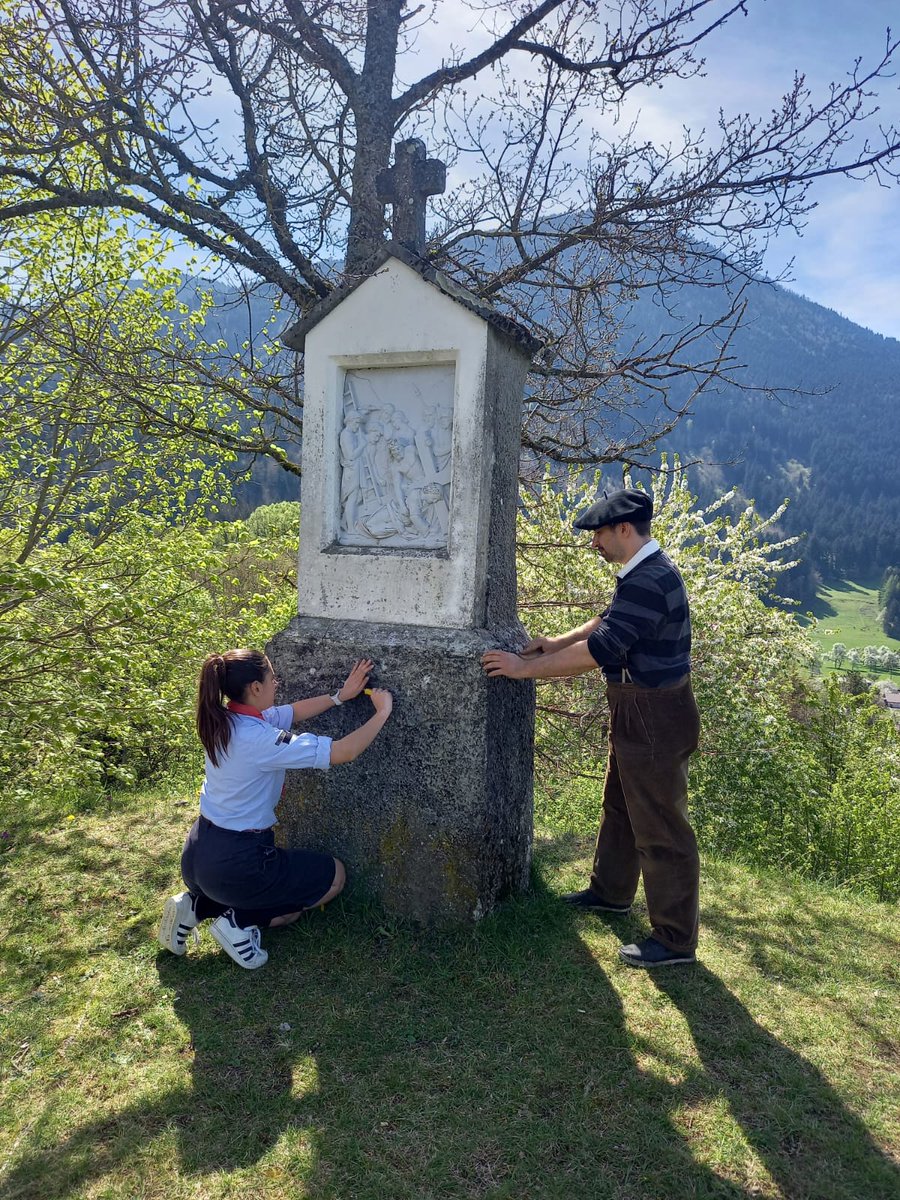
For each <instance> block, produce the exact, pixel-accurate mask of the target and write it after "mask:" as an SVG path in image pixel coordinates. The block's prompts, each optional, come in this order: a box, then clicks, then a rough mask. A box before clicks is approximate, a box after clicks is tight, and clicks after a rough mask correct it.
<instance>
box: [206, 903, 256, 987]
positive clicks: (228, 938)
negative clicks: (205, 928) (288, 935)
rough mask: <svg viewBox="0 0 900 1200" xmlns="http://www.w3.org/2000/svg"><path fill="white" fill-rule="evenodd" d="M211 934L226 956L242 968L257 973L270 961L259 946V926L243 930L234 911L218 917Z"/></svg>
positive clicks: (211, 926) (230, 910) (231, 910)
mask: <svg viewBox="0 0 900 1200" xmlns="http://www.w3.org/2000/svg"><path fill="white" fill-rule="evenodd" d="M209 932H210V933H211V934H212V936H213V937H214V938H215V939H216V941H217V942H218V943H219V945H220V946H221V947H222V949H223V950H224V951H225V953H226V954H230V955H231V957H232V958H233V959H234V961H235V962H236V963H237V964H238V966H240V967H246V968H247V970H248V971H255V970H256V968H257V967H261V966H263V964H264V963H266V962H268V961H269V955H268V954H267V953H266V951H265V950H263V948H262V946H261V945H260V944H259V926H258V925H248V926H247V928H246V929H242V928H241V927H240V925H238V924H237V922H236V921H235V919H234V909H233V908H229V910H228V912H225V913H222V915H221V917H216V919H215V920H214V921H213V923H212V925H210V927H209Z"/></svg>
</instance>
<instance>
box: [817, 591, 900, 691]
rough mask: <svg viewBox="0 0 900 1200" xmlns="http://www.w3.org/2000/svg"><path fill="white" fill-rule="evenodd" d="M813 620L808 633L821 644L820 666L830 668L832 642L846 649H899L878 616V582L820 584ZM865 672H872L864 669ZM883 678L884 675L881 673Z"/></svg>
mask: <svg viewBox="0 0 900 1200" xmlns="http://www.w3.org/2000/svg"><path fill="white" fill-rule="evenodd" d="M811 611H812V615H813V616H814V617H815V622H813V623H811V625H810V627H809V633H810V635H811V636H812V638H813V640H814V641H815V642H817V643H818V645H819V646H820V647H821V648H822V654H823V658H822V670H823V671H830V670H833V669H834V668H833V667H832V666H831V664H830V662H829V659H828V658H826V657H825V655H827V654H830V653H831V649H832V647H833V646H834V644H835V642H843V643H844V645H845V646H846V647H847V649H848V650H852V649H857V650H861V649H863V647H864V646H888V647H889V648H890V649H891V650H897V651H900V640H898V639H897V638H891V637H888V636H887V634H886V633H885V632H884V630H883V629H882V627H881V622H880V620H879V616H878V585H877V583H876V584H874V585H867V584H865V583H858V582H855V581H853V580H850V579H843V580H841V581H840V582H839V583H835V584H832V585H830V586H828V587H823V588H822V589H821V590H820V593H819V599H818V602H817V603H816V605H815V606H814V607H813V608H812V610H811ZM864 670H865V673H866V674H867V675H871V674H872V672H871V671H869V670H868V669H867V668H866V669H864ZM885 678H888V676H887V675H885Z"/></svg>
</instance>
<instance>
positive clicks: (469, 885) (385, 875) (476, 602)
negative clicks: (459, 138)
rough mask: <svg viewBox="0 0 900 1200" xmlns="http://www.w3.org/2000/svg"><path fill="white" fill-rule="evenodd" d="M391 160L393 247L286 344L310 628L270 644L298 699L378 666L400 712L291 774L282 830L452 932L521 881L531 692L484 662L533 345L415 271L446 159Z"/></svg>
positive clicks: (509, 561) (429, 272)
mask: <svg viewBox="0 0 900 1200" xmlns="http://www.w3.org/2000/svg"><path fill="white" fill-rule="evenodd" d="M397 163H398V166H397V167H395V168H394V170H393V171H392V172H386V173H385V175H384V176H383V177H382V178H381V179H380V180H379V187H380V189H381V190H382V195H383V198H384V199H385V200H386V201H390V202H391V203H392V204H393V207H394V215H395V222H394V238H395V240H394V241H392V242H388V243H385V245H384V246H383V248H382V249H381V250H380V252H379V253H378V254H377V255H376V256H375V258H374V259H373V261H372V262H371V263H370V264H369V266H368V268H367V270H366V271H365V272H364V273H363V274H361V275H360V276H359V277H355V278H354V279H353V280H352V281H351V282H349V283H348V284H346V285H345V286H343V287H341V288H339V289H338V290H337V291H335V292H334V293H333V294H332V295H331V296H330V297H329V298H328V299H327V300H326V301H324V302H323V303H322V304H321V305H320V306H319V307H318V308H317V309H315V310H314V311H313V312H312V313H311V314H309V315H308V316H307V317H306V318H305V319H304V320H302V321H301V322H300V323H299V324H297V325H295V326H294V327H293V328H292V329H290V330H289V331H288V332H287V334H285V336H284V341H285V343H286V344H287V345H288V346H290V347H291V348H292V349H296V350H301V349H302V350H304V351H305V394H304V438H303V498H302V499H303V503H302V518H301V533H300V561H299V588H298V592H299V615H298V616H297V617H296V618H295V619H294V620H293V621H292V622H291V623H290V625H289V626H288V628H287V629H285V630H284V632H283V633H281V634H279V635H278V636H277V637H275V638H274V639H273V641H272V642H271V644H270V646H269V647H268V650H269V654H270V657H271V658H272V660H273V662H274V664H275V670H276V673H277V674H278V676H279V679H280V680H281V685H280V686H281V690H282V693H283V696H284V697H285V698H286V699H287V698H297V697H301V696H304V695H310V694H314V693H322V692H329V693H330V692H332V691H334V690H336V688H338V687H339V686H340V684H341V683H342V682H343V679H344V677H345V676H346V674H347V672H348V671H349V669H350V667H351V666H352V664H353V662H354V661H355V660H357V659H359V658H371V659H373V660H374V662H375V667H374V670H373V674H372V683H373V684H375V685H377V686H382V687H386V688H388V689H389V690H390V691H391V692H392V693H393V695H394V711H393V714H392V716H391V718H390V720H389V721H388V723H387V725H386V726H385V728H384V730H383V732H382V733H381V735H380V736H379V737H378V738H377V739H376V741H375V742H374V744H373V745H372V746H371V747H370V748H369V749H368V750H367V751H365V753H364V754H363V755H362V756H361V757H360V758H359V759H357V760H356V762H354V763H351V764H347V765H343V766H338V767H335V768H332V769H331V770H329V771H325V772H320V771H305V772H291V773H290V774H289V778H288V787H287V790H286V793H285V796H284V798H283V800H282V805H281V809H280V810H279V819H280V822H281V824H280V825H279V831H280V837H281V840H282V841H283V842H284V843H285V844H287V845H293V846H304V847H307V848H309V849H315V850H322V851H327V852H330V853H333V854H335V855H336V856H337V857H338V858H341V859H343V860H344V862H345V863H346V864H347V866H348V869H349V871H350V873H351V877H352V878H354V879H356V880H361V881H362V883H363V885H364V886H366V887H367V888H368V890H369V891H370V892H371V893H372V894H373V895H375V896H376V897H377V898H378V899H380V901H381V902H382V903H383V904H384V905H385V907H386V908H387V909H388V910H390V911H392V912H394V913H397V914H400V915H403V916H408V917H412V918H414V919H416V920H418V921H421V922H423V923H429V924H431V923H435V924H449V923H460V922H466V921H471V920H474V919H477V918H478V917H480V916H482V915H484V914H485V913H487V912H490V910H491V909H492V908H493V907H494V906H495V905H496V903H497V902H498V901H499V900H501V899H502V898H503V897H504V896H505V895H507V894H509V893H510V892H513V891H516V890H520V889H522V888H524V887H526V886H527V883H528V877H529V867H530V859H531V842H532V771H533V732H534V690H533V685H531V684H523V683H521V682H513V681H510V680H507V679H488V678H487V677H486V676H485V675H484V674H483V672H482V670H481V665H480V658H481V655H482V653H483V652H484V651H485V650H487V649H489V648H491V647H494V646H500V647H503V648H506V649H515V648H517V647H519V646H521V645H523V644H524V641H525V634H524V630H523V629H522V627H521V625H520V624H519V622H518V620H517V618H516V572H515V519H516V505H517V498H518V462H519V445H520V431H521V419H522V399H523V390H524V382H525V374H526V372H527V370H528V366H529V363H530V360H531V357H532V355H533V354H534V352H535V351H536V350H537V348H538V347H539V345H540V343H538V342H537V341H536V340H535V339H534V338H533V337H532V336H531V335H530V334H529V333H527V332H526V331H525V330H524V329H523V328H521V327H520V326H519V325H517V324H516V323H515V322H513V321H510V320H509V319H507V318H505V317H503V316H501V315H500V314H498V313H496V312H494V311H493V310H492V309H490V308H489V307H487V306H486V305H485V304H483V303H482V302H480V301H479V300H478V299H477V298H476V297H474V296H472V295H470V294H469V293H467V292H465V291H464V290H462V289H461V288H460V287H459V286H458V285H456V284H455V283H454V282H452V281H451V280H449V279H447V278H445V277H444V276H442V275H441V274H439V273H438V272H436V271H435V270H434V269H433V268H431V267H430V266H429V265H428V264H427V263H426V262H424V261H423V260H422V259H421V258H420V257H419V255H418V254H417V253H416V250H420V249H421V246H422V244H423V243H424V204H425V195H426V194H433V193H434V192H435V191H437V190H441V187H442V181H441V180H436V175H437V174H440V172H439V171H438V170H437V168H441V170H442V165H441V164H440V163H436V164H435V163H432V162H431V161H430V160H429V161H426V160H425V156H424V146H422V143H421V142H417V141H414V142H412V143H409V142H407V143H401V144H400V145H398V147H397ZM395 173H396V174H395ZM417 180H418V182H417ZM399 235H402V236H403V238H404V241H405V242H406V244H401V242H399V241H398V240H397V238H398V236H399ZM410 245H411V246H412V248H410ZM372 711H373V710H372V708H371V704H370V701H369V700H368V698H367V697H364V696H361V697H359V698H358V699H357V700H353V701H351V702H349V703H348V704H346V705H343V706H341V707H340V708H338V707H336V708H334V709H333V710H332V711H330V712H328V713H326V714H324V715H323V716H322V717H319V718H317V720H316V721H315V722H314V723H311V725H310V726H309V727H310V728H311V729H313V730H314V731H315V732H317V733H322V734H328V735H331V736H334V737H340V736H342V735H343V734H344V733H347V732H349V730H350V729H352V728H354V727H356V726H357V725H359V724H361V723H362V722H363V721H364V720H365V719H367V718H368V716H370V715H371V713H372Z"/></svg>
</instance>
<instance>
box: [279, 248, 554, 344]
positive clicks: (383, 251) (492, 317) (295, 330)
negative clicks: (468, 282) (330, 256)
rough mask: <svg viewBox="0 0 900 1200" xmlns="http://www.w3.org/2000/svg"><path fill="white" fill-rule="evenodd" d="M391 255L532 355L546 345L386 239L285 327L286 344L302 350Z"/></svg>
mask: <svg viewBox="0 0 900 1200" xmlns="http://www.w3.org/2000/svg"><path fill="white" fill-rule="evenodd" d="M391 258H396V259H397V260H398V261H399V262H402V263H403V264H404V265H405V266H407V267H409V268H410V270H412V271H415V272H416V274H417V275H419V276H421V278H422V279H423V280H424V281H425V282H426V283H430V284H431V286H432V287H435V288H437V290H438V291H439V292H442V293H443V294H444V295H445V296H447V297H448V299H450V300H453V301H454V303H456V304H461V305H462V307H463V308H467V309H468V310H469V312H472V313H474V314H475V315H476V316H478V317H481V319H482V320H483V321H486V322H487V323H488V325H490V326H491V327H492V328H493V329H495V330H496V331H497V332H498V333H499V334H501V335H502V336H503V337H505V338H506V339H507V340H508V341H510V342H513V343H514V344H515V345H516V346H518V347H519V349H520V350H522V351H523V353H525V354H527V355H528V356H529V357H531V356H532V355H534V354H536V353H537V351H538V350H540V348H541V346H542V345H543V342H541V341H540V339H539V338H536V337H535V336H534V335H533V334H532V333H529V331H528V330H527V329H526V328H525V326H524V325H520V324H519V323H518V321H514V320H513V319H512V318H511V317H506V316H504V315H503V314H502V313H499V312H497V311H496V309H494V308H491V306H490V305H489V304H486V303H485V302H484V301H483V300H480V299H479V298H478V297H477V296H475V295H473V293H472V292H470V291H467V289H466V288H464V287H463V286H462V285H461V284H459V283H457V282H456V280H454V279H451V278H450V277H449V276H448V275H445V274H444V273H443V272H442V271H438V270H437V268H436V267H433V266H432V265H431V263H429V262H427V261H426V260H425V259H423V258H419V256H418V255H417V254H413V252H412V251H411V250H407V249H406V247H405V246H402V245H400V244H399V243H398V242H385V243H384V245H383V246H382V247H380V248H379V250H378V251H377V253H376V254H374V255H373V257H372V258H371V259H370V260H369V263H368V264H367V266H366V267H364V268H363V270H362V271H361V272H360V273H359V275H355V276H354V277H353V278H352V279H350V280H348V281H347V282H346V283H344V284H341V286H340V287H338V288H335V290H334V291H333V292H332V293H331V295H329V296H327V297H326V298H325V299H324V300H323V301H322V302H321V303H320V304H317V305H316V307H315V308H314V309H312V311H311V312H309V313H307V315H306V316H305V317H303V318H301V320H299V321H297V322H296V324H294V325H291V327H290V328H289V329H286V330H285V331H284V333H283V334H282V335H281V341H282V342H283V343H284V345H285V346H287V347H288V349H289V350H298V351H299V350H302V349H303V347H304V344H305V342H306V336H307V334H308V333H309V332H310V331H311V330H312V329H314V328H315V327H316V325H318V324H319V322H320V321H321V320H323V319H324V318H325V317H327V316H328V315H329V313H331V312H333V310H334V309H336V308H337V307H338V305H339V304H341V303H343V301H344V300H346V299H347V297H348V296H349V295H350V294H351V293H352V292H355V291H356V289H357V288H358V287H359V286H360V285H361V284H363V283H365V282H366V280H367V279H370V278H371V277H372V275H374V274H375V272H376V271H377V270H378V269H379V267H382V266H384V264H385V263H386V262H387V261H388V259H391Z"/></svg>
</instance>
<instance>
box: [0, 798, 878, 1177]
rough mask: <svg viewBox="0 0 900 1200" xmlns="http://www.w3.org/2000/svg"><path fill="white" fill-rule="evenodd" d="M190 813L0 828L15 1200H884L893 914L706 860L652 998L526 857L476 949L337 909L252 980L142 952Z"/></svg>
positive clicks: (575, 873) (5, 1101) (550, 857)
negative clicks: (693, 930)
mask: <svg viewBox="0 0 900 1200" xmlns="http://www.w3.org/2000/svg"><path fill="white" fill-rule="evenodd" d="M187 792H188V789H187V788H184V789H182V790H180V791H179V789H178V788H176V787H175V786H174V785H171V786H170V787H169V788H168V789H167V788H160V789H158V790H157V791H155V792H151V793H145V794H143V795H117V796H115V797H114V798H112V799H110V800H108V801H106V802H104V803H102V804H100V805H98V806H95V807H90V806H85V808H84V809H83V810H80V811H79V810H76V809H72V810H69V812H66V811H65V810H63V811H61V812H57V813H56V814H53V815H50V814H45V815H44V816H43V817H36V816H35V815H34V814H20V815H18V816H17V818H16V822H15V824H7V825H6V827H5V828H6V831H7V832H8V833H9V834H10V835H11V836H9V837H4V839H3V841H2V845H3V846H4V847H5V849H4V850H3V852H2V856H0V870H2V889H3V896H2V908H0V911H2V914H3V915H2V936H3V942H2V956H3V969H4V970H3V976H2V1021H3V1026H4V1029H3V1043H2V1044H3V1060H2V1070H3V1077H2V1092H0V1108H2V1118H0V1191H2V1194H3V1196H4V1197H5V1198H6V1200H15V1198H18V1197H35V1198H40V1200H51V1198H54V1197H67V1198H69V1197H92V1198H94V1197H96V1198H101V1197H102V1198H117V1200H118V1198H123V1200H124V1198H128V1200H133V1198H135V1200H136V1198H142V1200H155V1198H159V1200H181V1198H185V1200H187V1198H188V1197H190V1198H191V1200H206V1198H211V1197H228V1198H230V1200H231V1198H247V1200H250V1198H253V1200H263V1198H284V1200H288V1198H290V1200H295V1198H297V1197H313V1198H322V1200H325V1198H329V1200H351V1198H352V1200H375V1198H376V1197H377V1198H379V1200H384V1198H388V1200H393V1198H397V1200H400V1198H407V1197H408V1198H410V1200H449V1198H456V1197H460V1198H463V1197H486V1198H492V1200H500V1198H502V1197H510V1198H511V1197H516V1198H517V1200H518V1198H520V1197H526V1198H533V1200H541V1198H548V1200H549V1198H551V1197H554V1198H557V1197H558V1198H560V1200H561V1198H566V1200H580V1198H581V1197H584V1200H605V1198H609V1200H614V1198H615V1200H643V1198H646V1200H681V1198H687V1197H726V1198H729V1200H746V1198H748V1197H785V1198H788V1197H789V1198H791V1200H800V1198H808V1200H841V1198H844V1200H888V1198H896V1197H900V1119H898V1115H900V1044H898V1030H900V988H898V983H900V941H898V934H897V930H898V926H900V909H898V906H896V905H894V906H887V905H878V904H875V903H872V902H868V901H865V900H861V899H857V898H854V897H852V896H848V895H844V894H841V893H839V892H837V891H830V890H828V889H825V888H822V887H816V886H811V885H807V884H803V883H800V882H798V881H795V880H791V879H789V878H782V877H776V876H775V875H772V876H770V877H766V876H761V875H759V874H754V873H751V872H749V871H747V870H744V869H742V868H740V867H738V866H735V865H729V864H723V863H714V862H707V863H706V864H705V878H704V885H703V906H704V914H703V934H702V942H701V957H702V963H701V964H698V965H697V966H695V967H676V968H669V969H668V971H660V972H656V973H646V972H641V971H637V970H634V969H631V968H628V967H626V966H624V965H622V964H620V963H619V961H618V959H617V957H616V947H617V945H618V944H619V942H620V940H622V939H623V938H624V939H626V940H631V939H633V938H634V937H635V936H639V935H641V934H642V932H643V931H644V930H645V928H646V926H645V912H644V910H643V908H642V906H640V905H639V906H638V908H637V909H636V911H635V913H634V915H632V916H630V917H627V918H624V919H623V918H617V919H610V920H604V919H601V918H598V917H597V916H595V915H587V914H578V913H573V912H571V911H569V910H568V909H566V908H565V907H564V906H562V905H561V904H560V903H559V902H558V901H557V900H556V899H555V898H554V896H555V894H556V893H558V892H559V891H562V890H564V889H566V888H569V887H572V886H580V885H581V884H582V883H583V881H584V878H585V873H586V870H587V866H588V863H589V859H590V851H591V847H590V845H589V843H587V842H585V841H577V840H567V839H565V838H562V839H559V838H557V839H549V838H545V839H543V840H539V844H538V847H537V854H536V876H535V888H534V891H533V893H532V894H530V895H529V896H527V897H523V898H520V899H518V900H515V901H513V902H511V903H510V904H508V905H507V906H506V907H505V908H504V909H503V910H502V911H501V912H500V913H498V914H496V915H495V916H493V917H490V918H488V919H487V920H485V921H483V922H482V923H481V924H480V925H479V926H478V927H477V928H475V929H473V930H469V931H464V932H456V933H452V934H439V933H435V932H423V931H421V930H417V929H415V928H411V927H409V926H407V925H404V924H399V923H395V922H393V921H391V920H389V919H387V918H385V917H384V916H383V915H382V914H381V913H379V912H378V911H377V910H376V909H374V908H373V907H371V906H368V905H367V904H366V903H365V902H364V900H362V899H361V898H359V897H354V896H353V895H352V894H351V895H349V896H347V897H346V898H342V899H341V900H340V901H338V902H337V903H336V904H335V905H334V906H332V908H331V909H330V910H329V911H328V912H327V913H324V914H323V913H318V912H317V913H315V914H313V915H311V916H310V917H309V918H308V919H305V920H304V921H303V922H302V923H300V924H298V925H297V926H294V927H292V928H289V929H286V930H280V931H272V932H268V933H264V935H263V940H264V944H265V945H266V947H267V948H268V950H269V953H270V959H269V962H268V964H267V965H266V966H265V967H264V968H263V969H262V970H260V971H258V972H255V973H250V972H243V971H241V970H240V968H238V967H237V966H236V965H234V964H233V963H232V962H231V961H230V959H228V958H227V957H226V956H225V955H224V953H222V952H221V951H219V950H218V948H217V947H216V946H215V944H214V943H213V942H212V940H211V939H210V938H209V936H208V934H206V935H205V936H204V938H203V940H202V942H201V944H200V946H199V947H191V949H190V950H189V952H188V954H187V956H186V957H185V958H183V959H177V958H175V957H173V956H172V955H170V954H168V953H166V952H164V951H160V950H159V949H158V947H157V945H156V942H155V929H156V922H157V920H158V917H159V913H160V910H161V907H162V903H163V901H164V899H165V897H166V896H167V895H168V894H169V893H170V892H171V891H172V890H173V888H174V887H175V885H176V883H177V861H178V851H179V847H180V841H181V838H182V836H183V833H184V831H185V828H186V826H187V825H188V824H189V821H190V819H191V817H192V815H193V814H192V809H193V803H192V802H191V803H185V801H184V796H185V794H187ZM69 817H71V819H68V818H69ZM9 820H10V818H9V817H7V821H9Z"/></svg>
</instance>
